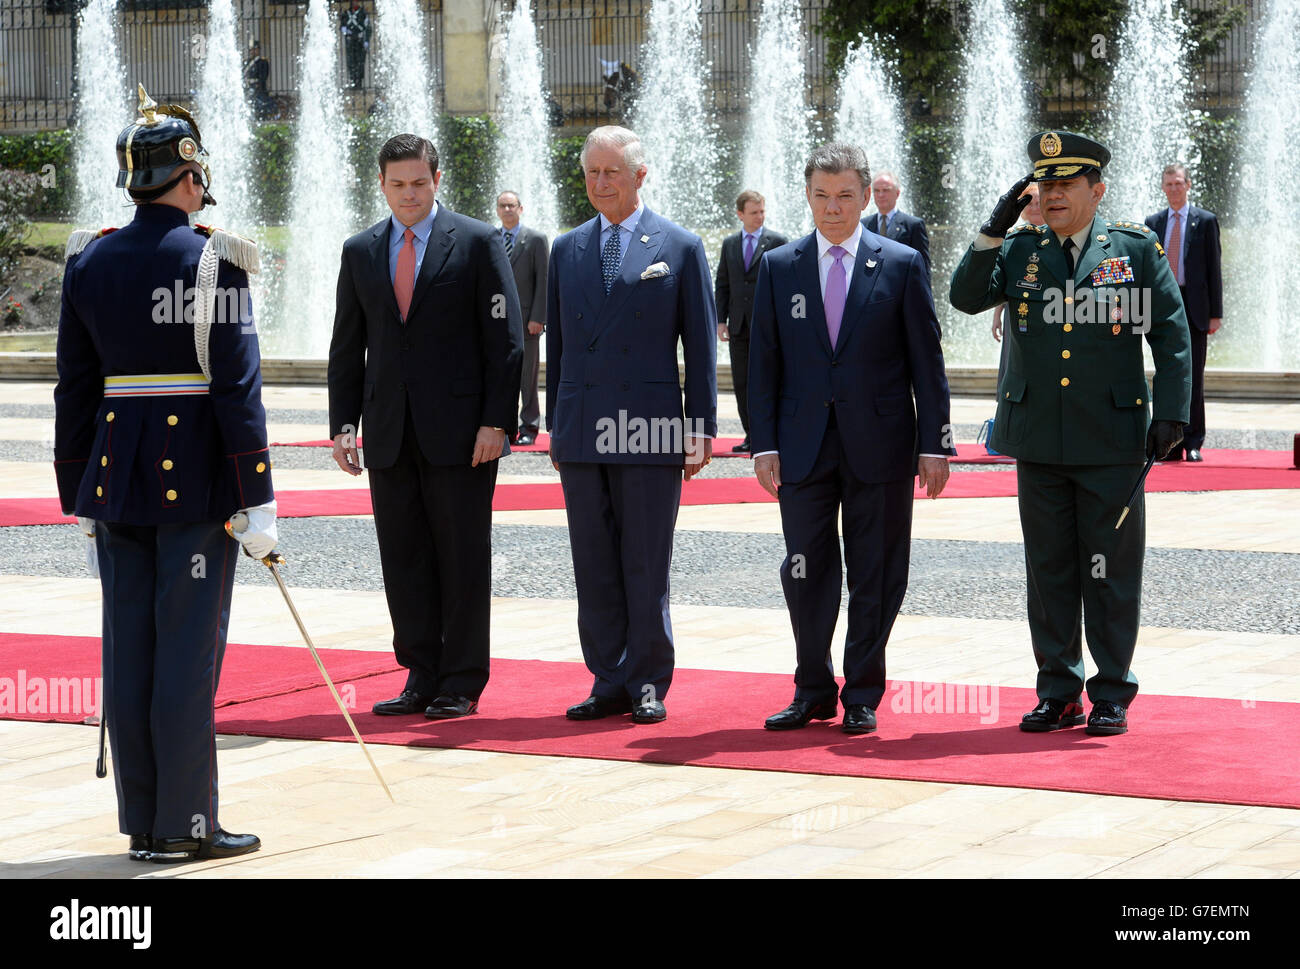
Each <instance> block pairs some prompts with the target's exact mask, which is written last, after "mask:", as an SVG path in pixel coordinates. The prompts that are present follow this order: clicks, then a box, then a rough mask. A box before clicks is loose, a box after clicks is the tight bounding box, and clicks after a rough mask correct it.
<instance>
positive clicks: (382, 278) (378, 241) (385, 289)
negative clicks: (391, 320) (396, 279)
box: [370, 219, 402, 321]
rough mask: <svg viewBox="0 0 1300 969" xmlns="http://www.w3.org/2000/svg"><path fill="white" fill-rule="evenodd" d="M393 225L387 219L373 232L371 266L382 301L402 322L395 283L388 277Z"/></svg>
mask: <svg viewBox="0 0 1300 969" xmlns="http://www.w3.org/2000/svg"><path fill="white" fill-rule="evenodd" d="M391 225H392V222H391V220H389V219H385V220H384V221H383V222H381V223H379V225H377V226H375V227H374V228H373V229H372V230H371V232H372V236H371V239H370V265H371V267H372V268H373V270H374V273H375V285H376V286H377V287H378V288H379V290H380V293H381V295H380V297H379V299H380V301H381V302H382V303H383V304H384V308H385V309H387V310H388V311H389V312H390V313H392V315H393V316H394V317H395V318H396V319H397V320H398V321H400V320H401V319H402V314H401V313H400V312H399V311H398V309H397V294H396V293H394V292H393V281H392V279H390V278H389V276H388V232H389V228H390V227H391Z"/></svg>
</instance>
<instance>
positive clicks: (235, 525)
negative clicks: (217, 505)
mask: <svg viewBox="0 0 1300 969" xmlns="http://www.w3.org/2000/svg"><path fill="white" fill-rule="evenodd" d="M247 528H248V516H247V515H245V514H244V513H243V512H242V511H237V512H235V513H234V514H233V515H231V516H230V520H229V521H228V522H226V534H227V535H229V536H230V537H231V538H233V539H234V540H235V541H239V535H240V534H242V533H243V532H244V531H245V530H246V529H247ZM244 554H245V555H248V557H249V558H250V559H251V558H252V557H253V556H252V555H249V553H248V549H244ZM258 561H259V562H261V563H262V564H263V565H265V566H266V567H267V568H268V569H269V568H270V567H271V566H273V565H284V564H285V558H284V556H283V555H281V554H280V553H279V552H278V551H275V550H274V549H273V550H272V551H271V552H270V554H268V555H265V556H263V557H262V558H260V559H258Z"/></svg>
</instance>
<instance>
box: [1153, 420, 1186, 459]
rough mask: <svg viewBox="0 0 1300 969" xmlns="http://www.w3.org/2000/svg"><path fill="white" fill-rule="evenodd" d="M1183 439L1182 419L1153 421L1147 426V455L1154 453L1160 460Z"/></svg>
mask: <svg viewBox="0 0 1300 969" xmlns="http://www.w3.org/2000/svg"><path fill="white" fill-rule="evenodd" d="M1182 439H1183V424H1182V422H1180V421H1152V422H1151V426H1150V427H1149V428H1147V457H1151V455H1152V454H1154V455H1155V456H1156V460H1157V461H1160V460H1162V459H1163V458H1164V456H1165V455H1166V454H1168V453H1169V452H1170V451H1172V450H1173V449H1174V446H1175V445H1176V444H1178V443H1179V442H1180V441H1182Z"/></svg>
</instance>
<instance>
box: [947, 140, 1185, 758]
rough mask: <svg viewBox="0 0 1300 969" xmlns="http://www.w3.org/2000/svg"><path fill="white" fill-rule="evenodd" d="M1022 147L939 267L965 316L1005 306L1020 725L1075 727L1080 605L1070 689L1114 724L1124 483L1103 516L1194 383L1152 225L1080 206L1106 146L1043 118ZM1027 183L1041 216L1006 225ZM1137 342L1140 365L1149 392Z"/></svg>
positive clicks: (1118, 714)
mask: <svg viewBox="0 0 1300 969" xmlns="http://www.w3.org/2000/svg"><path fill="white" fill-rule="evenodd" d="M1029 157H1030V160H1031V161H1032V163H1033V173H1032V174H1031V175H1028V176H1026V177H1025V178H1022V179H1021V180H1020V181H1019V182H1017V183H1016V184H1015V186H1013V187H1012V189H1011V191H1009V192H1008V193H1007V194H1006V195H1004V196H1002V198H1001V199H1000V200H999V202H998V204H997V206H996V207H995V208H994V210H993V214H992V215H991V216H990V217H989V220H988V221H987V222H985V223H984V225H983V227H982V228H981V229H980V234H979V236H978V237H977V238H976V241H975V243H974V245H972V246H971V248H970V249H968V250H967V252H966V254H965V256H964V257H963V258H962V260H961V263H960V264H959V265H958V266H957V269H956V270H955V271H954V272H953V275H952V288H951V291H950V295H949V298H950V300H951V302H952V305H953V306H955V307H956V308H957V309H959V310H962V311H964V312H966V313H982V312H984V311H985V310H987V309H989V308H991V307H993V306H996V305H998V304H999V303H1006V304H1007V311H1006V314H1005V317H1004V319H1005V320H1006V323H1005V331H1006V334H1007V336H1006V339H1007V341H1008V343H1009V350H1008V356H1007V361H1006V369H1005V372H1004V373H1003V375H1002V379H1001V381H1000V383H999V385H998V410H997V416H996V419H995V421H994V428H993V435H992V442H991V444H992V447H993V448H994V449H995V450H997V451H1000V452H1001V453H1003V454H1009V455H1012V456H1013V457H1015V458H1016V459H1017V466H1016V475H1017V489H1018V494H1019V502H1020V523H1021V527H1022V529H1023V532H1024V540H1025V567H1026V572H1027V578H1028V611H1029V630H1030V635H1031V637H1032V640H1033V645H1034V655H1035V659H1036V660H1037V662H1038V681H1037V690H1038V698H1039V701H1040V702H1039V705H1038V706H1037V707H1036V708H1035V709H1034V710H1033V711H1032V712H1030V713H1029V714H1027V715H1026V716H1025V717H1024V718H1023V720H1022V722H1021V725H1020V726H1021V729H1022V730H1026V731H1030V732H1037V731H1049V730H1057V729H1060V728H1062V727H1072V726H1077V725H1079V724H1082V723H1083V722H1084V715H1083V706H1082V703H1081V700H1082V692H1083V689H1084V687H1085V683H1084V665H1083V652H1082V632H1083V628H1081V623H1080V615H1081V612H1082V617H1083V624H1082V625H1083V627H1084V628H1086V629H1087V638H1088V649H1089V652H1090V653H1091V654H1092V658H1093V661H1094V662H1095V663H1096V665H1097V673H1096V675H1094V676H1093V677H1091V678H1090V679H1088V681H1087V684H1086V686H1087V691H1088V697H1089V699H1090V700H1091V701H1092V709H1091V711H1090V712H1089V714H1088V717H1087V728H1086V729H1087V732H1088V733H1090V734H1102V735H1106V734H1119V733H1124V732H1125V731H1126V730H1127V728H1128V719H1127V710H1128V706H1129V704H1130V703H1131V702H1132V700H1133V698H1134V696H1136V694H1137V689H1138V683H1137V678H1136V677H1135V676H1134V675H1133V672H1132V670H1131V668H1130V665H1131V662H1132V658H1133V652H1134V648H1135V646H1136V644H1137V634H1138V619H1139V606H1140V601H1141V594H1142V560H1143V556H1144V553H1145V551H1146V528H1145V518H1144V513H1143V496H1142V493H1141V491H1140V490H1139V491H1138V493H1137V495H1136V497H1135V499H1134V502H1133V505H1132V510H1131V512H1130V514H1129V515H1128V518H1127V520H1126V521H1125V523H1124V524H1123V526H1122V527H1120V528H1119V529H1118V530H1117V529H1116V523H1117V521H1118V520H1119V518H1120V515H1121V511H1122V509H1123V508H1124V506H1125V501H1126V499H1127V498H1128V496H1129V495H1130V493H1131V492H1132V491H1133V488H1134V485H1135V484H1136V483H1137V481H1138V478H1139V476H1140V474H1141V472H1142V462H1143V458H1144V457H1148V456H1150V455H1152V454H1154V455H1155V457H1156V459H1159V458H1161V457H1163V456H1164V455H1165V454H1166V453H1167V452H1168V451H1169V450H1170V449H1171V448H1172V447H1173V446H1174V445H1175V444H1177V443H1178V441H1179V440H1181V438H1182V428H1183V425H1184V424H1186V423H1187V418H1188V408H1189V402H1190V395H1191V379H1192V378H1191V352H1190V343H1189V336H1188V332H1187V318H1186V315H1185V313H1184V311H1183V303H1182V300H1181V299H1180V298H1179V295H1178V284H1177V282H1175V280H1174V277H1173V274H1172V273H1171V272H1170V270H1169V263H1168V261H1167V260H1166V259H1165V256H1164V252H1163V251H1162V249H1161V246H1160V242H1159V240H1158V239H1157V238H1156V237H1155V235H1154V234H1153V233H1152V232H1151V230H1150V229H1148V228H1147V227H1146V226H1144V225H1142V224H1141V223H1135V222H1123V221H1110V222H1108V221H1106V220H1104V219H1102V218H1100V217H1098V216H1097V214H1096V212H1097V207H1098V204H1099V203H1100V202H1101V199H1102V196H1103V195H1104V194H1105V191H1106V186H1105V185H1104V184H1103V182H1102V181H1101V171H1102V168H1103V167H1104V166H1105V165H1106V163H1107V162H1108V161H1109V160H1110V151H1109V150H1108V149H1107V148H1106V147H1105V146H1103V145H1101V144H1098V143H1097V142H1095V141H1093V140H1091V139H1089V138H1085V137H1084V136H1082V135H1078V134H1074V133H1072V132H1055V131H1048V132H1042V133H1041V134H1038V135H1035V136H1034V137H1033V138H1032V139H1031V140H1030V142H1029ZM1031 181H1036V182H1038V183H1039V204H1040V207H1041V209H1042V212H1043V218H1044V220H1045V221H1046V223H1047V224H1046V225H1034V226H1030V225H1027V226H1023V227H1021V228H1019V229H1017V230H1015V231H1013V232H1008V231H1007V230H1008V229H1010V228H1011V226H1012V224H1013V223H1014V222H1015V221H1016V218H1017V216H1018V215H1019V213H1020V211H1021V210H1022V209H1023V208H1024V207H1025V205H1026V204H1028V202H1029V196H1028V195H1022V194H1021V193H1023V192H1024V191H1025V189H1026V187H1027V186H1028V185H1029V183H1030V182H1031ZM1144 337H1145V339H1146V341H1147V343H1148V344H1150V346H1151V353H1152V356H1153V358H1154V360H1155V378H1154V381H1153V383H1152V385H1151V386H1150V387H1148V386H1147V381H1146V376H1145V372H1144V368H1143V359H1142V340H1143V338H1144ZM1152 417H1153V418H1154V419H1153V420H1149V418H1152Z"/></svg>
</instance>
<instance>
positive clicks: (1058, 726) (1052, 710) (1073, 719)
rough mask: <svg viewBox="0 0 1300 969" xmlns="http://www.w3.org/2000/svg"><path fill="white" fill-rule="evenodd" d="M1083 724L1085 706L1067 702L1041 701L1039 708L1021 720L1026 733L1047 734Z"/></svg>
mask: <svg viewBox="0 0 1300 969" xmlns="http://www.w3.org/2000/svg"><path fill="white" fill-rule="evenodd" d="M1081 723H1083V704H1082V703H1079V702H1077V701H1076V702H1073V703H1072V702H1070V701H1067V700H1040V701H1039V703H1038V706H1036V707H1034V709H1032V710H1030V711H1029V712H1028V713H1026V714H1025V715H1024V716H1023V717H1021V718H1020V729H1021V730H1023V731H1025V732H1026V733H1047V732H1048V731H1049V730H1063V729H1065V728H1066V727H1077V726H1078V725H1079V724H1081Z"/></svg>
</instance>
